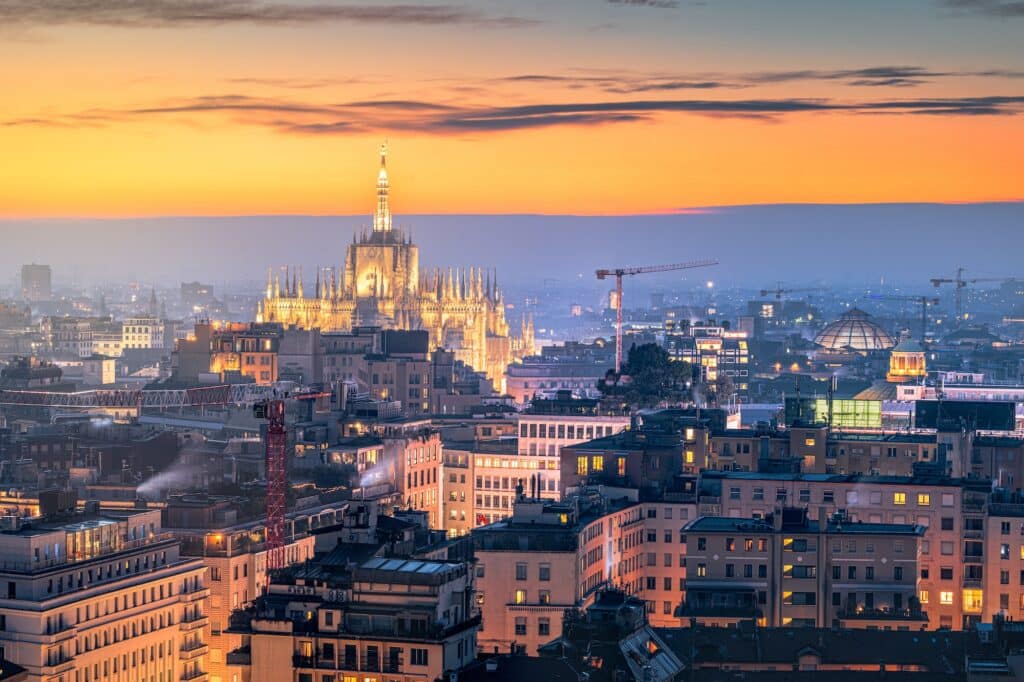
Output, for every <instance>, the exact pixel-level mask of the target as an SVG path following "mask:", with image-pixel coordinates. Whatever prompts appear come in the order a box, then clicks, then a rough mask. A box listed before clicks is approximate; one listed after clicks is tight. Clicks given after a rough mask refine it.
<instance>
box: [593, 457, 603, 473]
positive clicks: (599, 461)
mask: <svg viewBox="0 0 1024 682" xmlns="http://www.w3.org/2000/svg"><path fill="white" fill-rule="evenodd" d="M590 466H591V468H593V470H594V471H604V456H603V455H594V456H593V457H591V459H590Z"/></svg>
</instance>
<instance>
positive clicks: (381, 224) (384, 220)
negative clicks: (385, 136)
mask: <svg viewBox="0 0 1024 682" xmlns="http://www.w3.org/2000/svg"><path fill="white" fill-rule="evenodd" d="M387 158H388V145H387V143H384V144H382V145H381V146H380V170H379V171H378V172H377V212H376V213H374V215H373V231H374V232H390V231H391V208H390V207H389V206H388V190H389V185H388V169H387Z"/></svg>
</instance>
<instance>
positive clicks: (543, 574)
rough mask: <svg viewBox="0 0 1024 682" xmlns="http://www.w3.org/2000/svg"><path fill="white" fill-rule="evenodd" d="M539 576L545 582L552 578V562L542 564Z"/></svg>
mask: <svg viewBox="0 0 1024 682" xmlns="http://www.w3.org/2000/svg"><path fill="white" fill-rule="evenodd" d="M538 577H539V578H540V579H541V580H542V581H544V582H548V581H549V580H551V564H541V565H540V571H539V576H538Z"/></svg>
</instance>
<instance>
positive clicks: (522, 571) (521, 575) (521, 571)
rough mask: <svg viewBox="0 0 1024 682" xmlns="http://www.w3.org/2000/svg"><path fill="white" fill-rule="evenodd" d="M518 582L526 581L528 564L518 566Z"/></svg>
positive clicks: (518, 564)
mask: <svg viewBox="0 0 1024 682" xmlns="http://www.w3.org/2000/svg"><path fill="white" fill-rule="evenodd" d="M516 580H526V564H525V563H517V564H516Z"/></svg>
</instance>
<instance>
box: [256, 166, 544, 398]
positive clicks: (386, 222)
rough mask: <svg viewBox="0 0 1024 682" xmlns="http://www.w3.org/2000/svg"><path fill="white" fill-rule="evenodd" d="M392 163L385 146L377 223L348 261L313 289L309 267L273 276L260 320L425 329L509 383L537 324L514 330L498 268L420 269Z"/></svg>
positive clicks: (327, 327)
mask: <svg viewBox="0 0 1024 682" xmlns="http://www.w3.org/2000/svg"><path fill="white" fill-rule="evenodd" d="M390 191H391V187H390V182H389V180H388V172H387V167H386V149H385V148H384V147H382V148H381V156H380V170H379V172H378V174H377V207H376V210H375V212H374V216H373V228H372V229H371V230H364V231H363V232H361V233H360V234H359V235H354V236H353V240H352V244H350V245H349V247H348V252H347V255H346V257H345V265H344V267H343V268H340V269H335V268H329V269H327V268H325V269H321V270H318V271H317V274H316V281H315V284H314V286H313V289H312V291H310V292H307V290H306V289H305V284H304V282H303V280H302V272H301V269H296V270H288V271H286V274H285V278H284V283H283V286H282V282H281V279H280V276H278V277H276V278H275V277H273V276H272V274H271V273H268V275H267V289H266V292H265V297H264V299H263V300H262V301H261V302H260V303H259V306H258V310H257V321H258V322H263V321H265V322H279V323H282V324H284V325H296V326H299V327H303V328H306V329H314V328H316V329H320V330H321V331H325V332H326V331H349V330H352V329H353V328H355V327H358V326H365V325H377V326H381V327H386V328H395V329H423V330H426V331H427V332H428V333H429V347H430V348H436V347H438V346H444V347H447V348H449V349H451V350H453V351H454V352H455V354H456V359H458V360H462V361H464V362H466V363H467V364H468V365H470V366H472V367H473V368H475V369H477V370H480V371H484V372H486V373H487V376H488V377H489V378H490V379H491V381H492V382H494V385H495V386H496V387H500V386H501V380H502V378H503V377H504V374H505V367H506V366H507V365H508V364H509V363H510V362H512V361H513V360H515V359H519V358H522V357H523V356H524V355H529V354H531V353H532V352H533V326H532V323H529V324H527V323H526V321H525V320H524V324H523V328H522V330H521V333H520V336H519V337H513V336H512V335H511V332H510V326H509V324H508V322H507V321H506V319H505V299H504V295H503V294H502V292H501V290H500V289H499V288H498V278H497V275H496V274H494V275H492V273H491V272H487V274H486V275H485V274H484V271H483V269H482V268H469V269H468V270H465V269H455V270H453V269H451V268H448V270H447V272H446V271H444V270H440V269H435V270H434V271H433V272H432V273H426V272H422V271H421V270H420V254H419V247H418V246H416V245H415V244H414V243H413V242H412V238H411V236H410V235H409V234H407V233H406V232H404V231H403V230H401V229H396V228H394V227H393V226H392V218H391V208H390V205H389V203H388V202H389V194H390Z"/></svg>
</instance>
